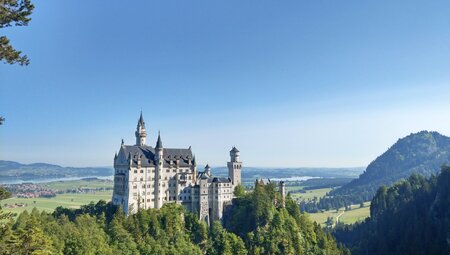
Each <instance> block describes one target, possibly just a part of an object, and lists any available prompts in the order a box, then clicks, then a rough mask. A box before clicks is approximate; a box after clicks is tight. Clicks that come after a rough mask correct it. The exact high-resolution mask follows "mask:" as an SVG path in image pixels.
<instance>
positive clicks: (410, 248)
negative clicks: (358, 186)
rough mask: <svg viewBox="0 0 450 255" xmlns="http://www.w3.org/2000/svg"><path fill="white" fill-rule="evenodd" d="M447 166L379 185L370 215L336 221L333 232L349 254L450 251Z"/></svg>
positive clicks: (449, 199)
mask: <svg viewBox="0 0 450 255" xmlns="http://www.w3.org/2000/svg"><path fill="white" fill-rule="evenodd" d="M449 185H450V167H442V170H441V173H440V174H439V176H431V177H430V178H428V179H426V178H425V177H423V176H421V175H417V174H413V175H411V176H410V177H409V178H408V179H407V180H403V181H400V182H398V183H396V184H395V185H393V186H391V187H385V186H383V187H381V188H379V189H378V191H377V193H376V195H375V197H374V198H373V199H372V204H371V207H370V218H367V219H366V220H365V221H364V222H362V223H357V224H354V225H338V226H337V227H336V229H335V230H334V233H333V234H334V235H335V237H336V238H337V239H338V241H340V242H342V243H344V244H345V245H346V246H347V247H350V248H351V251H352V254H383V255H388V254H434V255H439V254H442V255H447V254H450V243H449V240H450V188H449Z"/></svg>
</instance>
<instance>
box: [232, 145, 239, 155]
mask: <svg viewBox="0 0 450 255" xmlns="http://www.w3.org/2000/svg"><path fill="white" fill-rule="evenodd" d="M230 152H235V153H236V152H239V150H238V149H237V148H236V147H234V146H233V149H231V151H230Z"/></svg>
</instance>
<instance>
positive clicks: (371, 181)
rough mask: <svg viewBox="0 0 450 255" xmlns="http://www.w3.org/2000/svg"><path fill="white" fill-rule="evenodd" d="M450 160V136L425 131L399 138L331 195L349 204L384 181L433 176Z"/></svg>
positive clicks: (368, 196) (364, 198)
mask: <svg viewBox="0 0 450 255" xmlns="http://www.w3.org/2000/svg"><path fill="white" fill-rule="evenodd" d="M449 163H450V137H447V136H443V135H441V134H439V133H437V132H428V131H422V132H419V133H415V134H411V135H409V136H407V137H404V138H402V139H399V140H398V141H397V142H396V143H395V144H394V145H393V146H392V147H391V148H389V149H388V150H387V151H386V152H385V153H383V154H382V155H381V156H379V157H378V158H377V159H375V160H374V161H373V162H372V163H370V164H369V166H368V167H367V169H366V171H365V172H364V173H363V174H361V175H360V177H359V178H358V179H355V180H353V181H351V182H350V183H348V184H347V185H344V186H343V187H341V188H339V189H336V190H334V191H332V192H331V193H330V195H331V196H334V197H341V198H343V199H344V200H346V201H347V203H348V204H355V203H360V202H362V201H368V200H370V199H372V197H373V196H374V194H375V192H376V190H377V189H378V188H379V187H380V186H382V185H392V184H393V183H394V182H397V181H399V180H400V179H403V178H408V177H409V176H410V175H411V174H412V173H418V174H421V175H424V176H430V175H431V174H436V173H437V172H438V171H439V169H440V167H441V166H442V165H444V164H449Z"/></svg>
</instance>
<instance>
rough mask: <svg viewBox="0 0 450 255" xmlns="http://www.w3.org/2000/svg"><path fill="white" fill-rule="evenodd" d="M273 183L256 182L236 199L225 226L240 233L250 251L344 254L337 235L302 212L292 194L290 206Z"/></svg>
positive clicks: (228, 213) (253, 252)
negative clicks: (283, 203) (337, 241)
mask: <svg viewBox="0 0 450 255" xmlns="http://www.w3.org/2000/svg"><path fill="white" fill-rule="evenodd" d="M277 201H281V197H280V195H279V193H278V192H276V188H275V185H274V184H273V183H271V184H268V185H256V187H255V190H254V191H253V192H249V193H246V194H245V195H243V196H241V197H239V198H236V199H235V200H234V201H233V205H232V207H231V208H230V209H229V211H228V212H227V214H226V215H225V217H224V225H225V228H226V229H227V230H228V231H230V232H233V233H235V234H237V235H238V236H240V237H241V238H242V239H243V241H244V243H245V247H246V248H247V250H248V253H249V254H343V253H344V250H345V249H344V248H339V247H338V246H337V245H336V242H335V241H334V239H333V237H331V236H330V235H329V234H327V233H325V232H324V231H323V230H322V228H321V227H320V226H319V225H318V224H316V223H313V222H311V221H310V220H309V219H308V216H307V215H306V214H302V213H300V210H299V207H298V205H297V204H296V203H295V202H294V201H293V200H292V199H291V198H290V197H289V196H288V197H287V198H286V208H281V206H280V204H279V203H278V202H277Z"/></svg>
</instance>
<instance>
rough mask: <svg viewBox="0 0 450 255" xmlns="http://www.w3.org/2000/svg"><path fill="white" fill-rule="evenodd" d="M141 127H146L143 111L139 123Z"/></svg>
mask: <svg viewBox="0 0 450 255" xmlns="http://www.w3.org/2000/svg"><path fill="white" fill-rule="evenodd" d="M139 125H141V126H144V127H145V121H144V117H143V116H142V110H141V116H140V117H139V121H138V126H139Z"/></svg>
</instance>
